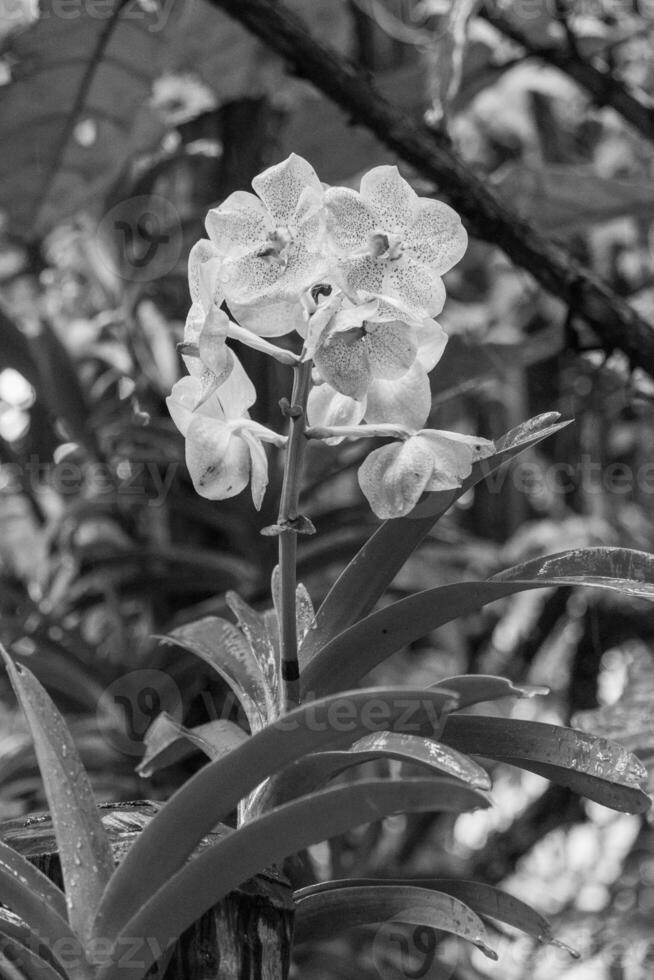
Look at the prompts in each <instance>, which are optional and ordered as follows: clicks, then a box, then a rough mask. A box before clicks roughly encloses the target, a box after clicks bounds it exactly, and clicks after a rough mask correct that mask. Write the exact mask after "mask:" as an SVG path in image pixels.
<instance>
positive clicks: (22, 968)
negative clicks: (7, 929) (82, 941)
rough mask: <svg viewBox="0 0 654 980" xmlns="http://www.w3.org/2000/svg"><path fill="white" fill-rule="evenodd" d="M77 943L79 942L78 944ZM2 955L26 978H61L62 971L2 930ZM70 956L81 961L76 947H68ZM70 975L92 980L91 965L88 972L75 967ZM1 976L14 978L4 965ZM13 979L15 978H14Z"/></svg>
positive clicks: (33, 979)
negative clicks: (4, 971)
mask: <svg viewBox="0 0 654 980" xmlns="http://www.w3.org/2000/svg"><path fill="white" fill-rule="evenodd" d="M76 945H77V944H76ZM0 947H2V949H1V951H0V957H6V960H8V961H9V962H11V964H12V966H13V967H14V968H16V969H18V970H19V973H18V975H19V976H21V977H23V978H24V980H61V973H59V971H58V970H56V969H55V968H54V966H52V964H51V963H48V962H47V960H44V959H43V958H42V957H41V956H39V955H38V953H35V952H34V950H32V949H30V948H29V946H25V945H24V944H23V943H21V942H18V940H17V939H14V938H13V936H8V935H7V934H6V933H3V932H2V931H1V930H0ZM67 951H68V954H69V958H70V959H72V958H75V960H76V962H77V963H79V953H78V952H75V947H72V948H71V947H68V950H67ZM67 975H68V976H70V977H74V976H76V977H78V978H79V980H82V978H86V980H90V978H91V976H92V974H91V969H90V967H89V968H88V969H87V972H86V973H82V972H80V970H79V969H76V970H75V969H73V970H72V971H71V972H70V973H68V974H67ZM0 976H2V977H4V976H7V978H8V980H9V978H12V975H11V973H7V974H5V973H3V972H2V966H0ZM12 980H13V978H12Z"/></svg>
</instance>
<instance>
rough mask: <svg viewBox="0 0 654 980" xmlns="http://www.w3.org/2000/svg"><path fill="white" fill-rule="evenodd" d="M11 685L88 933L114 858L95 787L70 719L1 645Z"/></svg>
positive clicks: (70, 902)
mask: <svg viewBox="0 0 654 980" xmlns="http://www.w3.org/2000/svg"><path fill="white" fill-rule="evenodd" d="M0 654H1V655H2V657H3V659H4V661H5V664H6V667H7V673H8V674H9V680H10V681H11V686H12V687H13V689H14V692H15V694H16V697H17V698H18V701H19V702H20V705H21V707H22V709H23V711H24V712H25V716H26V718H27V722H28V724H29V727H30V732H31V734H32V738H33V739H34V748H35V750H36V757H37V759H38V763H39V769H40V771H41V778H42V779H43V786H44V789H45V795H46V797H47V800H48V804H49V807H50V812H51V814H52V822H53V827H54V831H55V836H56V838H57V847H58V849H59V858H60V861H61V870H62V874H63V879H64V887H65V890H66V903H67V906H68V919H69V922H70V925H71V927H72V929H73V931H74V932H75V933H76V934H77V935H78V936H79V937H80V939H82V941H83V942H85V941H86V939H87V938H88V936H89V934H90V931H91V927H92V924H93V919H94V917H95V913H96V911H97V908H98V906H99V903H100V897H101V895H102V892H103V890H104V888H105V886H106V884H107V882H108V881H109V878H110V877H111V874H112V872H113V868H114V861H113V856H112V852H111V845H110V843H109V839H108V837H107V835H106V833H105V830H104V828H103V826H102V822H101V820H100V816H99V814H98V811H97V808H96V804H95V799H94V797H93V790H92V789H91V784H90V782H89V779H88V776H87V774H86V771H85V770H84V767H83V765H82V763H81V761H80V758H79V755H78V754H77V749H76V747H75V743H74V742H73V739H72V737H71V735H70V732H69V731H68V728H67V727H66V723H65V721H64V720H63V718H62V716H61V715H60V714H59V712H58V711H57V709H56V708H55V706H54V704H53V703H52V701H51V700H50V698H49V696H48V695H47V694H46V692H45V691H44V689H43V688H42V687H41V685H40V684H39V682H38V681H37V679H36V678H35V677H34V675H33V674H32V673H31V671H29V670H28V669H27V667H24V666H22V665H21V666H18V665H16V664H14V663H13V661H12V660H11V658H10V656H9V655H8V654H7V653H6V651H5V650H4V648H3V647H1V646H0Z"/></svg>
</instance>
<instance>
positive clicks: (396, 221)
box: [361, 166, 419, 236]
mask: <svg viewBox="0 0 654 980" xmlns="http://www.w3.org/2000/svg"><path fill="white" fill-rule="evenodd" d="M361 197H362V198H363V200H364V202H365V203H366V204H367V205H368V206H369V207H370V209H371V210H372V211H373V212H374V213H375V215H376V217H377V226H378V228H380V229H382V230H383V231H385V232H386V233H389V232H390V233H391V234H400V235H402V236H404V234H405V232H406V231H407V229H408V228H410V226H411V223H412V219H413V216H414V211H415V209H416V205H417V202H418V200H419V198H418V195H417V194H416V192H415V191H414V190H413V188H412V187H411V185H410V184H408V183H407V181H406V180H405V179H404V177H402V176H401V174H400V172H399V170H398V169H397V167H395V166H392V167H391V166H383V167H373V169H372V170H370V171H368V173H367V174H365V176H364V177H362V179H361Z"/></svg>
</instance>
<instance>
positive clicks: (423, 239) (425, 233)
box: [325, 166, 467, 317]
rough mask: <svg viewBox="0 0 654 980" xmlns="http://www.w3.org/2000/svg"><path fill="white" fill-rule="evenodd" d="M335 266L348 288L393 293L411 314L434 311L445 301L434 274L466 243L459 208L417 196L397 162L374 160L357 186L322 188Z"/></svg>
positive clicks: (448, 265) (357, 292)
mask: <svg viewBox="0 0 654 980" xmlns="http://www.w3.org/2000/svg"><path fill="white" fill-rule="evenodd" d="M325 205H326V210H327V219H326V228H327V233H328V236H329V241H330V245H331V248H332V251H333V253H334V255H335V268H334V274H335V276H336V278H337V281H338V283H339V285H340V286H341V288H342V289H343V290H344V291H345V292H347V293H348V295H350V296H354V295H358V296H359V297H361V294H362V293H364V292H365V293H373V294H375V295H378V296H380V297H385V298H391V299H395V300H397V301H400V302H401V303H402V304H403V305H404V307H405V309H406V311H407V312H408V313H409V314H410V315H411V316H414V317H424V316H435V315H436V314H438V313H440V311H441V310H442V308H443V304H444V302H445V289H444V286H443V283H442V281H441V278H440V277H441V275H442V274H443V273H444V272H446V271H447V270H448V269H450V268H451V267H452V266H453V265H454V264H455V263H456V262H458V261H459V260H460V259H461V257H462V256H463V253H464V252H465V249H466V245H467V236H466V232H465V230H464V228H463V226H462V224H461V221H460V219H459V216H458V215H457V214H456V212H455V211H453V210H452V209H451V208H449V207H448V206H447V205H446V204H443V203H441V202H438V201H432V200H429V199H426V198H420V197H418V196H417V195H416V193H415V192H414V191H413V189H412V188H411V186H410V185H409V184H408V183H407V181H406V180H404V178H403V177H402V176H401V175H400V173H399V171H398V170H397V167H390V166H384V167H375V168H374V169H373V170H371V171H370V172H369V173H368V174H366V175H365V176H364V177H363V178H362V180H361V191H360V193H359V194H357V193H356V192H355V191H348V190H347V189H345V188H332V189H330V190H328V191H327V192H326V194H325Z"/></svg>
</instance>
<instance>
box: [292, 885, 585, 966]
mask: <svg viewBox="0 0 654 980" xmlns="http://www.w3.org/2000/svg"><path fill="white" fill-rule="evenodd" d="M406 885H411V886H414V887H418V888H426V889H433V890H435V891H437V892H442V893H445V894H447V895H451V896H452V897H453V898H457V899H458V900H459V901H460V902H464V903H465V905H467V906H468V907H469V908H470V909H472V910H473V911H474V912H476V913H477V915H483V916H485V917H487V918H491V919H497V920H498V921H499V922H504V923H505V924H506V925H510V926H513V927H514V928H515V929H520V930H521V931H522V932H525V933H527V935H529V936H532V937H533V938H534V939H537V940H538V942H541V943H554V944H555V945H558V946H563V944H562V943H560V942H558V940H556V939H554V938H553V936H552V927H551V925H550V923H549V921H548V920H547V919H546V918H545V916H544V915H541V914H540V912H537V911H536V910H535V909H533V908H532V907H531V906H530V905H527V904H526V902H523V901H521V900H520V899H519V898H515V897H514V896H513V895H509V894H508V892H505V891H501V890H500V889H499V888H494V887H493V886H492V885H487V884H485V883H484V882H480V881H460V880H459V879H456V878H382V879H379V878H343V879H339V880H337V881H323V882H319V883H318V884H317V885H309V886H307V887H306V888H301V889H299V890H298V891H296V892H295V894H294V896H293V897H294V899H295V901H296V902H297V905H298V915H297V918H296V928H295V940H296V942H298V941H301V939H299V937H300V936H301V935H302V931H301V930H302V918H303V916H302V913H301V909H302V907H303V905H304V903H305V901H307V899H312V898H314V897H317V896H318V895H320V894H322V893H324V892H327V893H331V894H334V895H336V894H338V893H340V892H347V891H348V889H349V888H351V887H359V888H375V889H377V888H380V887H382V888H388V889H389V890H391V891H392V890H393V889H394V888H397V887H402V886H406ZM438 928H441V927H440V926H439V927H438ZM307 938H312V937H311V936H310V935H307ZM564 948H565V949H568V951H569V952H570V953H571V954H572V955H577V954H576V953H574V952H573V951H572V950H570V949H569V947H567V946H564Z"/></svg>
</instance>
